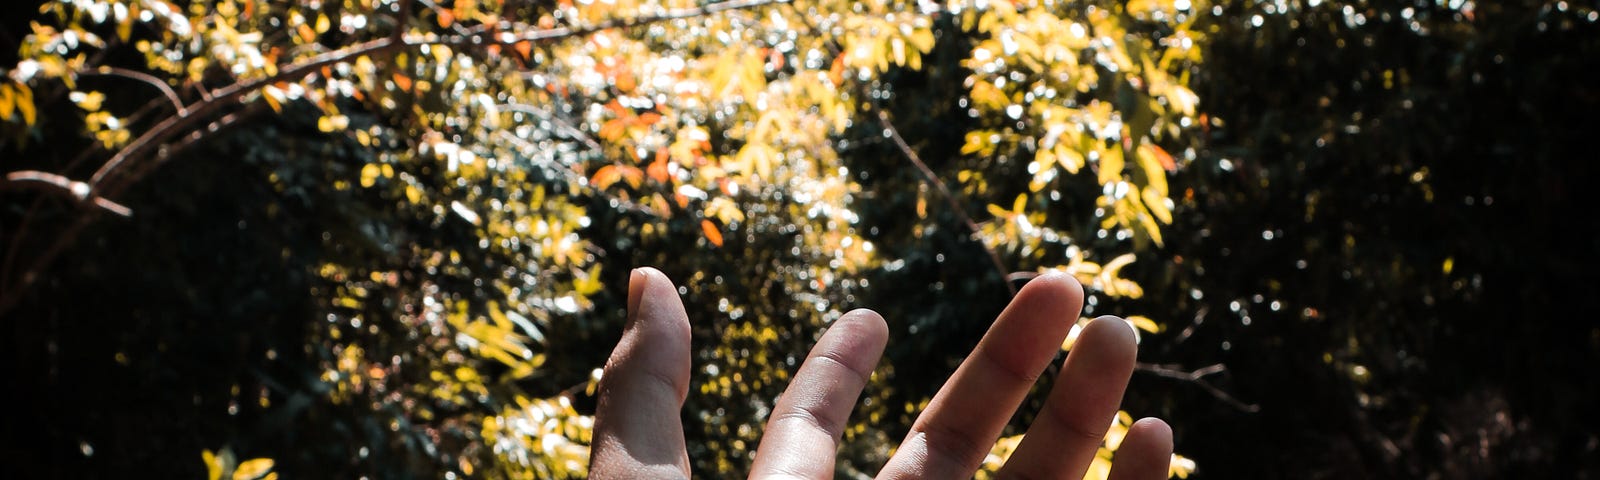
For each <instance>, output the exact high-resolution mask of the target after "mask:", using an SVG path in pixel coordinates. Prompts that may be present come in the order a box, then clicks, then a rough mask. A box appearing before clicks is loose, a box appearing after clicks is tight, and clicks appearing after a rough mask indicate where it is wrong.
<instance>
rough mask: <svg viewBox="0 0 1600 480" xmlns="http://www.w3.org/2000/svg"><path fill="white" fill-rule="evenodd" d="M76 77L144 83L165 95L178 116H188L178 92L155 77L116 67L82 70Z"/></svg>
mask: <svg viewBox="0 0 1600 480" xmlns="http://www.w3.org/2000/svg"><path fill="white" fill-rule="evenodd" d="M78 75H106V76H113V77H122V78H127V79H130V80H138V81H140V82H144V83H146V84H149V85H150V86H152V87H156V89H157V90H160V91H161V94H162V95H166V97H167V101H169V102H172V108H174V109H176V110H177V111H178V115H180V116H182V115H188V114H189V110H188V109H186V108H183V100H182V99H180V98H178V92H176V91H174V90H172V86H170V85H167V82H163V81H161V79H159V78H156V77H155V75H151V74H148V73H144V72H140V71H137V70H128V69H126V68H117V67H100V68H98V69H95V70H84V71H81V72H78Z"/></svg>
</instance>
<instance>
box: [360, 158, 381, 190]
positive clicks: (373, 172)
mask: <svg viewBox="0 0 1600 480" xmlns="http://www.w3.org/2000/svg"><path fill="white" fill-rule="evenodd" d="M381 171H382V170H381V169H379V168H378V165H377V164H373V163H369V164H367V165H366V166H364V167H361V186H362V187H366V188H371V187H372V184H373V183H376V182H377V180H378V174H379V173H380V172H381Z"/></svg>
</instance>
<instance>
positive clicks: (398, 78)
mask: <svg viewBox="0 0 1600 480" xmlns="http://www.w3.org/2000/svg"><path fill="white" fill-rule="evenodd" d="M393 78H394V86H395V87H396V88H399V89H400V90H404V91H408V92H409V91H411V77H407V76H405V75H401V74H400V73H399V72H395V74H394V77H393Z"/></svg>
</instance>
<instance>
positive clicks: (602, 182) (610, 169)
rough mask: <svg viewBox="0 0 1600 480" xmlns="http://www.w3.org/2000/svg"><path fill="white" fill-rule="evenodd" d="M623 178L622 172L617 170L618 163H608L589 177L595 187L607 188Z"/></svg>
mask: <svg viewBox="0 0 1600 480" xmlns="http://www.w3.org/2000/svg"><path fill="white" fill-rule="evenodd" d="M621 179H622V172H619V171H617V166H616V165H606V166H604V167H600V169H599V170H595V171H594V176H593V177H590V178H589V183H593V184H594V188H598V189H601V190H605V189H606V188H607V187H610V186H611V185H612V184H615V183H617V180H621Z"/></svg>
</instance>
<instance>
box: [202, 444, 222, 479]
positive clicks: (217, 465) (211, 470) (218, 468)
mask: <svg viewBox="0 0 1600 480" xmlns="http://www.w3.org/2000/svg"><path fill="white" fill-rule="evenodd" d="M200 459H201V460H203V461H205V462H206V478H207V479H209V480H221V479H222V462H221V461H219V459H218V458H217V454H215V453H211V450H210V449H206V450H201V451H200Z"/></svg>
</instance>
